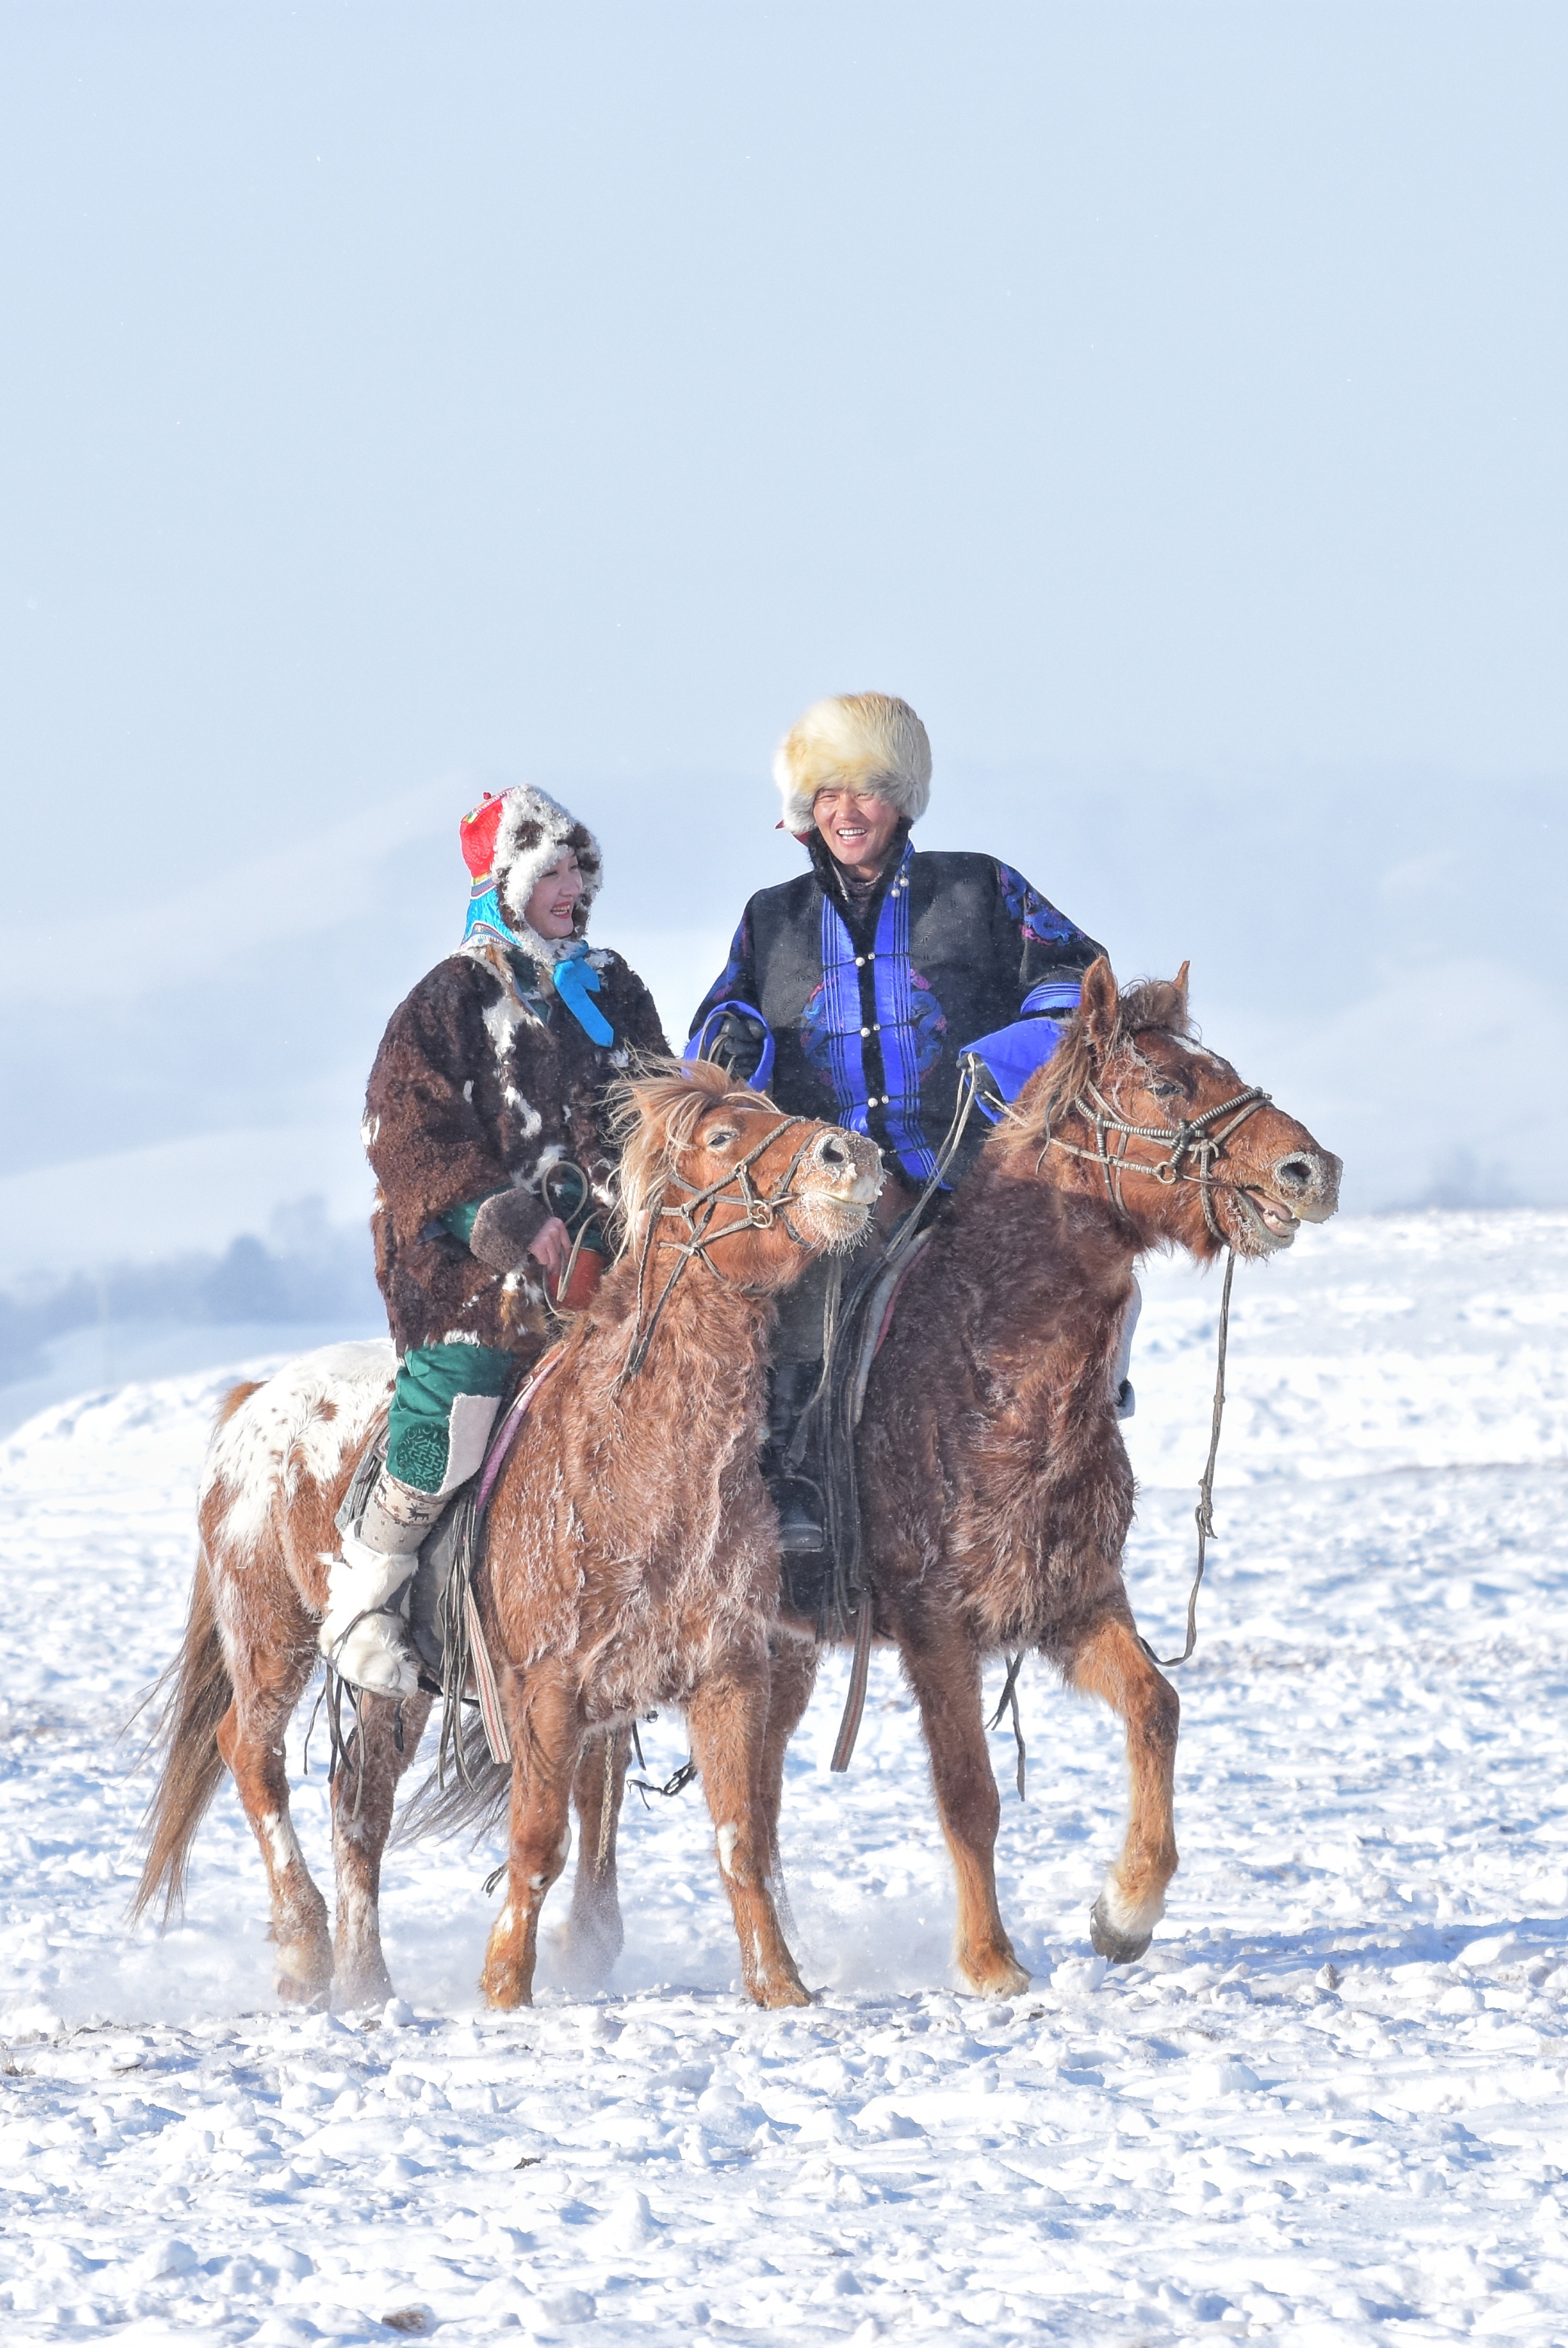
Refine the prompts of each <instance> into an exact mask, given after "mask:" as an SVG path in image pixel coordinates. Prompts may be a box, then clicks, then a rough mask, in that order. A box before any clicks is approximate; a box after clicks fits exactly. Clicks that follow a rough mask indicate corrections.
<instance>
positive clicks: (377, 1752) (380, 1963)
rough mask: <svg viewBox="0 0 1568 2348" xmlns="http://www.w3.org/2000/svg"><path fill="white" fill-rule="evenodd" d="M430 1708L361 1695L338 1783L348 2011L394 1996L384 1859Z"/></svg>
mask: <svg viewBox="0 0 1568 2348" xmlns="http://www.w3.org/2000/svg"><path fill="white" fill-rule="evenodd" d="M432 1702H433V1699H432V1698H431V1697H430V1696H427V1695H413V1696H405V1697H404V1698H403V1699H402V1701H401V1702H400V1703H399V1702H395V1701H394V1699H393V1698H392V1697H390V1696H384V1695H362V1696H361V1697H360V1700H359V1727H358V1729H357V1730H356V1732H355V1734H354V1738H353V1741H352V1742H351V1744H350V1746H349V1749H348V1751H347V1753H346V1754H345V1755H344V1756H343V1761H342V1763H341V1765H340V1766H339V1768H338V1771H337V1774H336V1776H334V1777H333V1865H334V1867H335V1869H336V1873H337V1935H336V1947H335V1954H334V1968H333V1971H334V1988H333V2002H334V2003H335V2004H337V2005H339V2006H342V2007H353V2006H359V2005H374V2004H384V2003H385V2001H386V2000H387V1999H388V1998H389V1997H390V1996H391V1995H392V1976H391V1974H390V1973H389V1972H387V1970H386V1961H385V1959H384V1957H383V1955H382V1953H381V1908H380V1902H381V1857H382V1853H383V1851H384V1849H386V1838H387V1836H388V1834H389V1833H390V1832H391V1830H392V1808H393V1804H394V1802H395V1800H396V1798H397V1783H398V1779H399V1778H400V1777H401V1776H402V1775H403V1773H404V1771H405V1769H406V1768H407V1767H408V1766H409V1763H410V1762H411V1761H412V1760H413V1758H414V1756H415V1752H416V1751H417V1750H418V1746H419V1740H420V1738H421V1736H422V1735H424V1734H425V1722H426V1721H427V1720H428V1719H429V1717H430V1706H431V1704H432ZM400 1714H401V1715H402V1718H401V1724H400V1722H399V1715H400ZM400 1747H401V1749H400Z"/></svg>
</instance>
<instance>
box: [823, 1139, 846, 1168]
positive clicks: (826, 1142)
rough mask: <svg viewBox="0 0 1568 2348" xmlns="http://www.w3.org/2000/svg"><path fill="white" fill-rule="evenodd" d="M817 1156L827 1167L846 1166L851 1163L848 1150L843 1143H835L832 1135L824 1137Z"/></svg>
mask: <svg viewBox="0 0 1568 2348" xmlns="http://www.w3.org/2000/svg"><path fill="white" fill-rule="evenodd" d="M817 1156H818V1157H819V1158H820V1159H821V1160H822V1162H823V1164H824V1165H825V1166H846V1165H847V1164H848V1162H849V1152H848V1150H847V1149H845V1146H844V1144H843V1142H842V1141H835V1139H834V1138H833V1136H832V1135H831V1134H827V1135H825V1136H824V1138H823V1140H822V1142H821V1143H820V1144H819V1146H818V1149H817Z"/></svg>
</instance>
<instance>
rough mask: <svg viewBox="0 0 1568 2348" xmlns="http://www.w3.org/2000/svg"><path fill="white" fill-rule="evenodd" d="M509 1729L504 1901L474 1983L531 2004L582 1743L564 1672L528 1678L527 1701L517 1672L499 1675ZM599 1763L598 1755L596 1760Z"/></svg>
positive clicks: (503, 2000) (491, 1995)
mask: <svg viewBox="0 0 1568 2348" xmlns="http://www.w3.org/2000/svg"><path fill="white" fill-rule="evenodd" d="M505 1693H506V1696H507V1698H509V1699H510V1701H508V1702H507V1726H508V1727H509V1729H510V1731H511V1737H512V1751H513V1753H514V1754H515V1755H516V1756H517V1758H516V1759H515V1760H514V1762H513V1764H512V1817H511V1849H510V1852H509V1854H508V1859H507V1900H506V1905H505V1907H504V1908H503V1909H502V1910H501V1912H500V1914H499V1915H498V1916H497V1919H496V1921H495V1924H494V1926H493V1927H492V1930H491V1932H490V1938H489V1941H488V1944H487V1947H486V1950H485V1970H484V1972H482V1973H481V1974H480V1976H479V1986H480V1988H481V1989H482V1990H483V1991H484V1993H485V1996H486V1998H487V2001H488V2002H489V2003H490V2004H491V2005H500V2006H513V2005H531V2004H532V2003H533V1993H534V1967H535V1964H536V1963H537V1962H538V1940H539V1910H540V1909H541V1908H542V1907H543V1906H544V1903H545V1896H546V1894H547V1893H548V1890H549V1888H550V1885H551V1884H552V1883H553V1882H554V1881H555V1879H556V1878H557V1876H558V1875H559V1873H560V1871H561V1869H562V1868H564V1867H565V1865H566V1860H567V1853H568V1851H569V1849H571V1822H570V1818H569V1802H570V1799H571V1784H572V1778H573V1776H574V1775H575V1773H576V1769H577V1763H578V1755H579V1751H580V1750H581V1746H582V1717H581V1715H580V1713H579V1710H578V1703H577V1697H576V1694H575V1692H574V1691H573V1690H572V1689H571V1688H570V1687H569V1685H568V1684H567V1683H566V1681H565V1680H564V1679H556V1680H546V1679H542V1678H538V1677H536V1678H534V1679H533V1680H532V1683H531V1684H530V1686H529V1690H528V1698H527V1702H526V1704H525V1702H524V1701H523V1699H522V1696H521V1694H520V1674H519V1673H516V1672H510V1671H509V1672H507V1674H506V1677H505ZM600 1766H601V1767H602V1766H603V1763H602V1759H601V1761H600Z"/></svg>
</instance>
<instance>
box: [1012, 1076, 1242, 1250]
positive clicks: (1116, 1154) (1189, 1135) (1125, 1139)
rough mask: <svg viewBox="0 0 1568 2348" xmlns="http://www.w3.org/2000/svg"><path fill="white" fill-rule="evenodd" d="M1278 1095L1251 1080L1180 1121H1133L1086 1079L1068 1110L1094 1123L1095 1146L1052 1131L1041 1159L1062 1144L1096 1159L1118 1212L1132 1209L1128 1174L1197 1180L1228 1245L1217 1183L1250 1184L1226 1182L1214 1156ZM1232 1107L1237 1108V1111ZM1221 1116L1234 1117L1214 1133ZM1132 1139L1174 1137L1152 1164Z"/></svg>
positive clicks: (1208, 1219)
mask: <svg viewBox="0 0 1568 2348" xmlns="http://www.w3.org/2000/svg"><path fill="white" fill-rule="evenodd" d="M1273 1097H1274V1096H1273V1094H1272V1093H1266V1092H1265V1091H1264V1090H1263V1088H1262V1086H1259V1085H1248V1086H1247V1087H1246V1089H1245V1092H1239V1093H1233V1094H1232V1096H1231V1097H1230V1099H1229V1100H1224V1101H1216V1102H1215V1104H1214V1107H1213V1108H1206V1109H1204V1112H1203V1114H1202V1115H1201V1116H1200V1117H1183V1118H1181V1119H1180V1120H1179V1122H1178V1123H1176V1124H1175V1125H1170V1124H1165V1125H1129V1124H1128V1122H1127V1120H1126V1119H1125V1117H1122V1116H1121V1115H1119V1114H1118V1112H1117V1110H1116V1108H1115V1107H1113V1105H1112V1103H1111V1102H1110V1101H1108V1100H1107V1099H1106V1097H1105V1096H1104V1094H1103V1093H1102V1092H1101V1090H1100V1089H1099V1087H1098V1086H1096V1085H1093V1084H1086V1085H1085V1086H1084V1088H1083V1091H1082V1092H1081V1093H1080V1095H1079V1096H1078V1098H1077V1099H1076V1100H1075V1101H1074V1102H1073V1103H1072V1105H1071V1107H1070V1108H1069V1110H1068V1115H1069V1116H1070V1117H1074V1116H1076V1117H1081V1118H1082V1119H1083V1121H1084V1123H1085V1124H1086V1125H1089V1126H1092V1128H1093V1129H1094V1139H1095V1144H1096V1146H1095V1148H1092V1149H1081V1148H1078V1146H1077V1144H1076V1143H1074V1142H1071V1141H1063V1140H1062V1138H1061V1136H1060V1134H1055V1133H1051V1132H1050V1131H1048V1132H1047V1134H1046V1137H1045V1143H1044V1147H1043V1148H1041V1150H1040V1159H1044V1156H1045V1152H1046V1150H1047V1149H1060V1150H1062V1151H1063V1152H1064V1153H1065V1154H1066V1155H1067V1156H1068V1157H1069V1158H1083V1159H1088V1160H1089V1162H1090V1163H1091V1165H1094V1166H1099V1167H1100V1168H1101V1169H1102V1170H1103V1172H1104V1176H1105V1195H1106V1197H1107V1198H1108V1199H1109V1200H1110V1201H1111V1203H1112V1206H1113V1207H1114V1208H1115V1209H1116V1210H1117V1212H1118V1213H1119V1214H1125V1213H1126V1211H1127V1210H1126V1206H1125V1203H1124V1201H1123V1200H1122V1182H1123V1180H1124V1179H1125V1177H1126V1176H1127V1175H1129V1174H1143V1175H1147V1176H1149V1177H1150V1178H1152V1179H1153V1180H1154V1181H1156V1182H1159V1183H1162V1184H1163V1186H1164V1187H1165V1188H1166V1189H1170V1188H1172V1187H1173V1185H1174V1184H1175V1183H1177V1182H1195V1183H1196V1184H1197V1186H1198V1191H1199V1195H1200V1197H1201V1198H1202V1200H1203V1208H1204V1222H1205V1223H1206V1224H1207V1226H1208V1229H1209V1232H1210V1235H1211V1237H1213V1238H1214V1239H1216V1240H1217V1241H1219V1242H1220V1244H1221V1246H1222V1247H1225V1246H1228V1245H1229V1241H1227V1240H1226V1238H1225V1233H1224V1231H1221V1229H1220V1226H1219V1223H1218V1220H1216V1218H1215V1215H1214V1197H1213V1193H1214V1189H1216V1188H1218V1189H1225V1190H1241V1189H1245V1188H1246V1187H1247V1186H1246V1184H1245V1183H1242V1182H1227V1181H1225V1179H1224V1178H1223V1177H1222V1176H1219V1175H1216V1174H1215V1172H1214V1160H1215V1159H1217V1158H1223V1157H1224V1155H1225V1144H1226V1142H1227V1141H1228V1140H1229V1139H1230V1138H1231V1136H1232V1134H1233V1133H1235V1131H1236V1130H1237V1128H1239V1127H1241V1126H1243V1125H1245V1123H1246V1120H1247V1118H1248V1117H1251V1116H1252V1115H1253V1114H1254V1112H1255V1110H1257V1109H1260V1108H1262V1107H1263V1106H1264V1104H1265V1102H1266V1101H1270V1100H1272V1099H1273ZM1233 1110H1234V1111H1235V1115H1234V1116H1233V1115H1232V1111H1233ZM1220 1117H1229V1118H1230V1123H1229V1124H1228V1125H1225V1126H1223V1127H1221V1128H1220V1130H1219V1131H1218V1132H1217V1133H1211V1132H1210V1131H1209V1129H1208V1128H1210V1127H1211V1126H1212V1125H1214V1123H1215V1121H1216V1120H1217V1119H1218V1118H1220ZM1112 1134H1115V1135H1117V1136H1118V1137H1119V1138H1120V1139H1121V1142H1122V1147H1121V1148H1120V1149H1117V1150H1114V1151H1113V1150H1112V1149H1110V1148H1107V1146H1106V1145H1107V1138H1108V1136H1110V1135H1112ZM1133 1141H1166V1142H1169V1143H1170V1145H1171V1147H1170V1152H1169V1155H1168V1156H1167V1157H1164V1158H1162V1159H1156V1160H1155V1161H1154V1163H1153V1165H1144V1164H1143V1162H1142V1161H1141V1160H1140V1159H1136V1158H1132V1157H1130V1156H1129V1155H1128V1145H1129V1144H1130V1143H1131V1142H1133ZM1189 1156H1190V1157H1192V1158H1193V1159H1195V1160H1196V1163H1197V1170H1196V1172H1195V1173H1189V1172H1188V1171H1187V1169H1185V1167H1184V1165H1183V1163H1182V1160H1183V1159H1184V1158H1187V1157H1189Z"/></svg>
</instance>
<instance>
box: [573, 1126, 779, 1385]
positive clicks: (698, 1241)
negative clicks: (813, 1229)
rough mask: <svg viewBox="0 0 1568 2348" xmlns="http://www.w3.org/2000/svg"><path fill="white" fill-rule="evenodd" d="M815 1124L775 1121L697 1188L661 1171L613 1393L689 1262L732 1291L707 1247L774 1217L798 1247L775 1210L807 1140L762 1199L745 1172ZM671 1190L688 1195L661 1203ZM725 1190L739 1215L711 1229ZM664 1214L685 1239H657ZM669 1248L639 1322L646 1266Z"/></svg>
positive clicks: (638, 1359)
mask: <svg viewBox="0 0 1568 2348" xmlns="http://www.w3.org/2000/svg"><path fill="white" fill-rule="evenodd" d="M814 1124H815V1119H814V1118H812V1117H781V1118H780V1119H779V1122H778V1123H777V1125H775V1126H774V1128H773V1130H772V1132H771V1133H768V1134H766V1135H764V1138H763V1139H762V1140H761V1141H759V1142H758V1143H757V1145H756V1147H755V1148H753V1149H748V1150H747V1152H746V1154H745V1156H744V1157H743V1158H740V1159H736V1161H735V1163H734V1164H733V1166H732V1167H731V1168H730V1169H729V1170H728V1172H727V1173H725V1174H723V1175H721V1176H720V1178H719V1179H718V1180H717V1181H715V1182H708V1183H703V1184H702V1185H698V1184H697V1183H694V1182H688V1181H687V1179H686V1178H685V1176H684V1175H683V1174H677V1173H676V1172H675V1170H674V1169H673V1168H672V1167H671V1168H669V1169H666V1171H665V1174H664V1176H663V1179H662V1180H661V1182H660V1185H659V1188H658V1189H657V1190H656V1191H655V1193H654V1195H653V1198H652V1200H651V1202H650V1206H649V1212H648V1228H647V1231H645V1233H644V1234H643V1240H642V1245H641V1249H640V1250H639V1251H638V1258H637V1310H636V1315H635V1318H634V1320H633V1322H632V1329H631V1342H630V1344H629V1345H628V1347H627V1352H626V1359H625V1361H624V1363H623V1364H622V1365H621V1367H620V1374H619V1375H618V1376H617V1378H616V1381H615V1386H614V1389H613V1390H614V1392H615V1393H616V1394H620V1391H621V1389H622V1387H623V1386H625V1385H628V1384H629V1383H630V1380H631V1379H632V1378H634V1377H635V1376H636V1375H637V1373H638V1371H639V1370H640V1369H641V1367H642V1365H643V1363H644V1362H645V1361H646V1360H647V1359H648V1350H649V1347H650V1346H651V1344H652V1343H653V1333H654V1331H655V1330H656V1329H657V1328H658V1326H659V1323H660V1319H661V1316H662V1314H663V1311H664V1307H665V1306H666V1304H668V1303H669V1302H670V1298H671V1294H672V1292H673V1291H674V1288H675V1283H676V1282H677V1281H678V1280H679V1279H680V1278H681V1275H682V1272H684V1271H685V1270H686V1268H687V1266H688V1264H690V1263H691V1262H692V1261H693V1260H694V1259H697V1258H701V1260H702V1263H703V1265H704V1267H705V1268H706V1269H707V1270H708V1271H709V1272H712V1275H713V1277H714V1279H715V1280H717V1281H718V1282H720V1283H721V1284H722V1285H723V1286H725V1287H733V1286H737V1285H739V1283H737V1282H732V1281H729V1280H726V1278H725V1275H724V1274H723V1272H721V1271H720V1270H719V1267H718V1265H717V1264H716V1263H715V1262H713V1260H712V1256H711V1255H710V1254H709V1252H708V1251H709V1249H710V1248H713V1247H716V1246H717V1245H718V1243H719V1241H721V1240H726V1239H730V1238H733V1235H734V1234H735V1233H736V1232H737V1231H768V1230H770V1229H771V1228H772V1226H773V1224H774V1220H775V1219H776V1220H781V1221H782V1222H783V1224H784V1229H785V1231H788V1233H789V1235H790V1237H791V1239H793V1240H794V1241H797V1243H800V1244H803V1245H804V1241H801V1239H800V1233H799V1232H798V1231H796V1230H795V1228H794V1224H793V1223H792V1222H791V1221H790V1220H789V1217H788V1215H787V1213H783V1212H781V1210H783V1209H784V1207H785V1206H786V1205H787V1202H788V1201H789V1200H791V1199H792V1198H793V1197H794V1180H795V1176H796V1175H797V1174H798V1173H799V1171H800V1169H801V1163H802V1160H803V1159H804V1157H805V1154H806V1151H807V1150H808V1149H809V1148H811V1141H810V1138H809V1136H808V1138H806V1139H805V1140H804V1141H803V1142H802V1143H801V1145H800V1147H799V1148H798V1149H797V1150H796V1151H795V1153H794V1157H793V1158H792V1159H790V1162H789V1164H788V1165H787V1166H786V1167H785V1169H784V1173H783V1175H782V1176H781V1178H780V1179H779V1180H778V1181H777V1182H776V1183H775V1184H774V1188H773V1189H772V1190H770V1191H769V1192H768V1194H767V1196H766V1197H765V1198H764V1196H763V1195H762V1194H761V1193H760V1192H759V1191H758V1190H757V1189H756V1188H755V1186H754V1185H753V1181H752V1179H751V1169H752V1168H753V1166H754V1165H755V1164H756V1161H757V1159H759V1158H761V1157H762V1156H764V1153H765V1152H766V1151H767V1150H769V1149H771V1148H773V1146H774V1142H775V1141H776V1140H777V1139H778V1138H779V1136H780V1134H781V1133H787V1132H788V1131H789V1129H790V1128H791V1127H792V1126H795V1125H804V1126H811V1125H814ZM671 1186H674V1187H675V1188H676V1189H682V1190H684V1191H686V1192H687V1193H688V1197H687V1200H686V1202H685V1204H684V1205H683V1206H682V1205H679V1204H675V1203H672V1202H671V1201H669V1200H666V1197H665V1192H666V1191H667V1190H668V1189H670V1188H671ZM731 1189H733V1190H735V1191H736V1192H737V1193H738V1203H739V1204H740V1205H741V1207H742V1208H743V1213H742V1214H741V1215H740V1216H739V1217H738V1219H737V1220H735V1221H733V1222H729V1223H724V1224H722V1225H721V1226H720V1228H719V1229H718V1230H717V1231H715V1230H714V1229H713V1220H714V1217H715V1216H716V1215H717V1213H718V1211H719V1201H720V1200H722V1199H723V1196H724V1193H725V1192H726V1191H727V1190H731ZM666 1215H673V1216H675V1217H677V1218H678V1219H679V1220H681V1221H682V1222H683V1223H684V1224H685V1226H686V1230H687V1232H688V1237H687V1238H686V1239H684V1240H679V1239H668V1240H666V1239H661V1238H660V1237H659V1235H658V1234H659V1226H660V1223H661V1220H662V1219H663V1218H664V1217H665V1216H666ZM671 1249H672V1250H673V1251H674V1254H675V1262H674V1264H673V1265H672V1266H671V1272H670V1277H669V1279H668V1280H667V1281H666V1282H665V1283H664V1286H663V1288H662V1289H661V1291H660V1294H659V1298H658V1302H657V1303H655V1304H654V1306H653V1309H652V1311H651V1313H649V1315H648V1317H647V1319H646V1321H645V1320H644V1318H643V1300H644V1294H645V1291H646V1283H647V1276H648V1267H649V1264H650V1262H651V1259H652V1257H653V1256H654V1255H656V1254H661V1253H664V1252H665V1251H669V1250H671Z"/></svg>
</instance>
